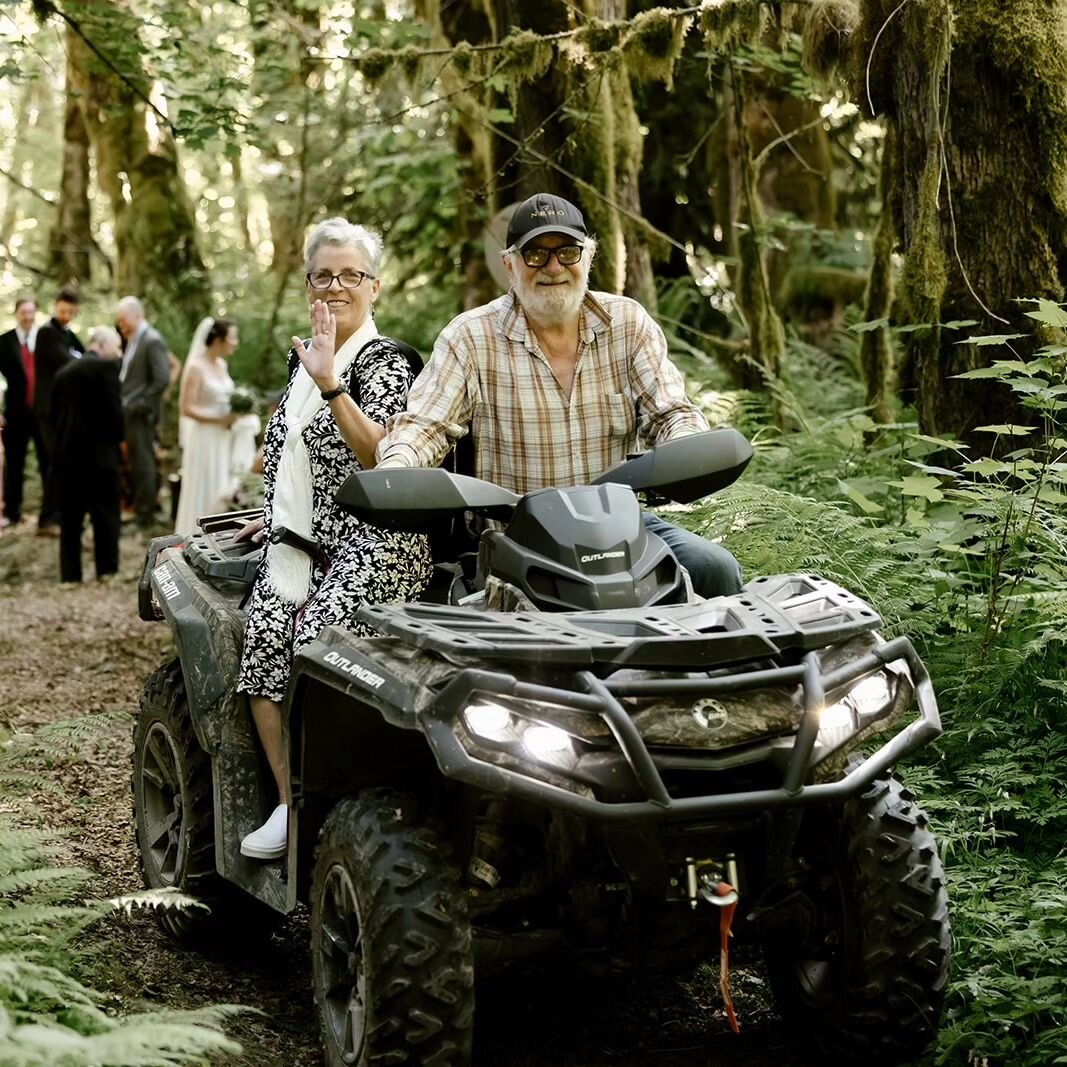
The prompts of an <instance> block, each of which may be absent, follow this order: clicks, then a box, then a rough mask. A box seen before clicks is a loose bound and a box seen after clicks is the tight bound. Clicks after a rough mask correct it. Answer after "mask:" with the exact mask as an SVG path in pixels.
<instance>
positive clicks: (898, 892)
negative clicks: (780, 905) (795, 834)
mask: <svg viewBox="0 0 1067 1067" xmlns="http://www.w3.org/2000/svg"><path fill="white" fill-rule="evenodd" d="M813 815H814V813H813ZM927 821H928V820H927V816H926V813H925V812H924V811H923V810H922V809H921V808H920V807H919V806H918V805H917V804H916V803H915V802H914V798H913V796H912V794H911V793H909V792H908V791H907V790H906V789H905V788H904V787H903V786H902V785H901V784H900V782H898V781H897V780H896V779H892V778H891V779H889V780H887V781H876V782H874V783H872V785H871V787H870V788H869V789H868V790H867V792H866V793H864V794H863V795H862V796H860V797H856V798H854V799H853V800H851V801H849V803H848V804H847V805H846V806H845V808H844V811H843V812H842V813H841V814H840V817H839V819H832V818H831V817H821V816H815V817H814V818H812V819H811V820H809V822H808V825H807V826H806V827H805V830H804V831H803V837H802V842H801V844H800V846H799V849H800V853H801V856H802V859H801V860H800V861H799V863H800V871H801V872H802V873H801V875H800V878H799V885H798V888H799V890H800V893H801V894H802V899H804V902H805V904H806V916H807V919H806V921H805V923H804V926H805V927H806V929H805V930H803V931H796V930H792V931H787V930H783V929H782V928H778V929H777V930H775V931H774V932H773V933H772V934H767V935H765V938H764V955H765V958H766V961H767V969H768V975H769V978H770V982H771V987H772V989H773V990H774V994H775V999H776V1001H777V1004H778V1008H779V1010H780V1011H781V1013H782V1015H783V1016H784V1017H785V1018H786V1020H787V1021H788V1022H789V1023H791V1024H792V1025H793V1026H794V1028H795V1029H797V1030H798V1031H799V1033H800V1035H801V1039H802V1040H803V1041H804V1042H805V1043H806V1044H808V1045H811V1046H814V1048H815V1049H817V1050H818V1051H819V1052H821V1053H823V1054H824V1055H825V1056H826V1057H827V1058H828V1061H829V1062H831V1063H857V1064H863V1065H865V1067H894V1065H897V1064H910V1063H912V1062H913V1061H914V1060H915V1059H916V1058H917V1057H918V1056H919V1054H920V1053H921V1052H922V1050H923V1049H925V1048H926V1046H927V1045H928V1044H929V1043H930V1042H931V1041H932V1040H933V1038H934V1036H935V1034H936V1033H937V1025H938V1020H939V1018H940V1016H941V1007H942V1002H943V1000H944V995H945V984H946V982H947V980H948V971H949V959H950V955H951V931H950V927H949V917H948V897H947V894H946V892H945V878H944V872H943V870H942V868H941V861H940V860H939V859H938V855H937V842H936V840H935V839H934V836H933V834H931V833H930V831H929V829H928V828H927ZM794 914H795V913H794Z"/></svg>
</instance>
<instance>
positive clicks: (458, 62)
mask: <svg viewBox="0 0 1067 1067" xmlns="http://www.w3.org/2000/svg"><path fill="white" fill-rule="evenodd" d="M474 56H475V53H474V50H473V49H472V48H471V46H470V45H469V44H467V42H466V41H460V42H459V44H457V45H456V47H455V48H453V49H452V66H453V67H455V68H456V72H457V73H458V74H460V75H462V76H463V77H464V78H466V77H469V76H470V72H471V67H472V66H473V64H474Z"/></svg>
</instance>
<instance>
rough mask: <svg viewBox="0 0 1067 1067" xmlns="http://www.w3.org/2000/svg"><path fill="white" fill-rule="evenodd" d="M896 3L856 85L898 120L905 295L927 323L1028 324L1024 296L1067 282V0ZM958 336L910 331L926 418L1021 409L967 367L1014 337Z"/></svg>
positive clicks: (964, 420) (940, 420)
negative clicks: (984, 342)
mask: <svg viewBox="0 0 1067 1067" xmlns="http://www.w3.org/2000/svg"><path fill="white" fill-rule="evenodd" d="M896 6H897V5H896V3H895V0H865V3H864V4H863V9H862V14H863V23H862V26H861V32H860V34H858V41H857V45H858V47H857V50H856V56H857V60H858V63H857V66H858V68H859V74H860V76H859V78H858V84H857V95H858V98H859V99H860V100H861V101H862V103H863V105H864V106H865V107H867V108H868V109H869V110H872V111H873V113H874V114H884V115H887V116H889V117H891V118H892V119H893V120H894V123H895V126H896V130H897V139H896V151H897V158H898V174H899V181H900V201H899V203H900V236H901V248H902V251H903V252H904V255H905V268H904V272H903V277H902V286H901V288H902V294H901V295H902V298H903V301H904V306H905V308H906V310H907V312H908V314H909V317H910V318H911V319H912V320H913V321H916V322H930V323H938V322H946V321H949V320H959V319H977V320H979V322H980V324H981V325H980V326H979V327H977V328H976V330H977V332H981V333H990V334H992V333H996V334H1001V333H1014V332H1022V331H1028V329H1029V326H1030V325H1032V323H1031V322H1030V320H1028V319H1026V317H1025V315H1024V311H1025V308H1023V307H1020V306H1019V305H1018V304H1017V303H1016V301H1017V300H1018V299H1020V298H1025V297H1048V298H1051V299H1054V300H1059V299H1062V298H1063V294H1064V236H1065V229H1067V227H1065V222H1067V0H953V2H952V4H951V6H950V4H949V2H948V0H929V2H926V3H912V4H908V5H906V6H905V7H904V8H903V9H902V10H900V11H899V13H898V14H896V17H895V18H890V15H891V14H892V13H893V11H894V8H895V7H896ZM879 33H880V34H881V36H880V37H879V38H878V44H877V48H874V41H875V38H876V37H877V36H878V35H879ZM868 61H869V62H868ZM868 69H869V76H868ZM868 86H869V90H870V93H869V96H868ZM959 337H960V334H959V333H957V332H954V331H949V330H939V329H932V330H929V331H922V332H919V333H916V334H913V335H911V342H910V349H911V351H910V353H909V354H910V356H911V358H912V360H913V362H914V369H915V379H916V385H917V405H918V409H919V418H920V423H921V426H922V428H923V430H924V431H925V432H927V433H931V434H944V433H955V434H959V435H963V436H965V437H966V436H968V435H969V431H971V430H973V429H974V428H975V427H977V426H981V425H986V424H991V423H1003V422H1006V421H1010V419H1011V418H1012V417H1013V411H1012V400H1011V397H1010V395H1009V394H1008V393H1007V391H1006V390H1004V389H1003V388H1001V387H998V386H997V385H996V384H993V383H986V382H976V381H959V380H958V379H957V380H954V379H953V376H954V375H957V374H960V373H961V372H963V371H967V370H971V369H974V368H975V367H979V366H983V365H986V364H988V363H989V362H990V360H991V359H993V358H1003V357H1004V356H1005V355H1006V354H1007V352H1006V350H1005V349H1003V348H994V347H988V346H982V347H975V346H968V345H961V344H957V343H956V342H957V341H958V340H959ZM1017 350H1018V351H1020V352H1021V354H1023V355H1025V354H1026V352H1027V350H1026V349H1025V348H1022V349H1017ZM970 440H971V443H972V444H973V445H974V446H976V447H983V446H985V447H988V446H989V444H990V435H988V434H977V435H973V437H971V438H970Z"/></svg>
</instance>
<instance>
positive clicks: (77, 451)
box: [52, 326, 123, 582]
mask: <svg viewBox="0 0 1067 1067" xmlns="http://www.w3.org/2000/svg"><path fill="white" fill-rule="evenodd" d="M121 358H122V350H121V348H120V347H119V335H118V334H117V333H116V332H115V331H114V330H113V329H112V328H111V327H110V326H97V327H96V329H94V330H93V331H92V333H91V334H90V335H89V351H88V352H87V353H86V354H85V358H84V359H77V360H71V361H70V362H69V363H68V364H67V365H66V366H65V367H63V368H61V370H60V371H59V373H58V374H57V375H56V378H55V382H54V383H53V385H52V417H53V424H54V427H55V434H56V451H55V474H56V486H57V489H58V494H59V509H60V534H59V580H60V581H62V582H80V581H81V580H82V560H81V541H82V527H83V526H84V524H85V516H86V514H88V516H89V520H90V522H91V523H92V527H93V554H94V556H95V559H96V577H97V578H98V579H99V578H106V577H107V576H108V575H109V574H115V573H116V572H117V571H118V569H119V443H120V442H121V441H122V435H123V419H122V394H121V392H120V389H119V361H120V360H121Z"/></svg>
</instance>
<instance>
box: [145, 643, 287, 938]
mask: <svg viewBox="0 0 1067 1067" xmlns="http://www.w3.org/2000/svg"><path fill="white" fill-rule="evenodd" d="M132 790H133V818H134V826H135V829H136V834H137V855H138V861H139V863H140V867H141V875H142V878H143V879H144V884H145V885H146V886H147V887H148V888H149V889H161V888H164V887H174V888H175V889H179V890H181V892H183V893H187V894H188V895H189V896H193V897H196V898H197V899H198V900H199V901H201V902H202V903H203V904H205V905H207V907H206V908H183V909H181V910H179V909H177V908H157V909H156V911H155V914H156V918H157V920H158V922H159V925H160V926H161V927H162V928H163V930H164V931H166V932H167V933H168V934H170V935H171V936H172V937H174V938H176V939H177V940H179V941H184V942H187V943H203V942H204V941H206V940H208V939H209V938H211V939H214V938H216V937H217V936H219V935H224V936H225V937H226V938H227V939H233V938H245V937H248V936H252V935H253V934H259V935H262V934H265V933H269V932H270V930H271V929H273V927H274V926H275V925H276V924H277V922H278V921H279V920H280V918H281V917H280V916H279V915H278V914H277V913H276V912H274V911H273V910H272V909H270V908H268V907H267V906H266V905H263V904H261V903H260V902H259V901H257V900H255V899H254V898H253V897H249V896H247V895H246V894H244V893H241V892H240V891H238V890H237V889H236V887H234V886H231V885H230V884H229V883H228V882H227V881H225V879H223V878H222V877H221V876H220V875H219V874H218V872H217V871H216V870H215V818H214V798H213V794H212V785H211V760H210V758H209V757H208V754H207V753H206V752H205V751H204V750H203V749H202V748H201V747H200V744H199V742H198V741H197V739H196V734H195V733H194V732H193V724H192V721H191V720H190V718H189V701H188V698H187V697H186V693H185V681H184V679H183V677H182V669H181V664H180V663H179V662H178V661H177V660H172V661H171V662H169V663H167V664H164V666H162V667H160V668H159V669H158V670H156V671H155V672H153V673H152V674H151V675H150V676H149V678H148V680H147V681H146V682H145V685H144V689H143V690H142V691H141V706H140V711H139V713H138V716H137V721H136V722H135V723H134V728H133V781H132Z"/></svg>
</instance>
